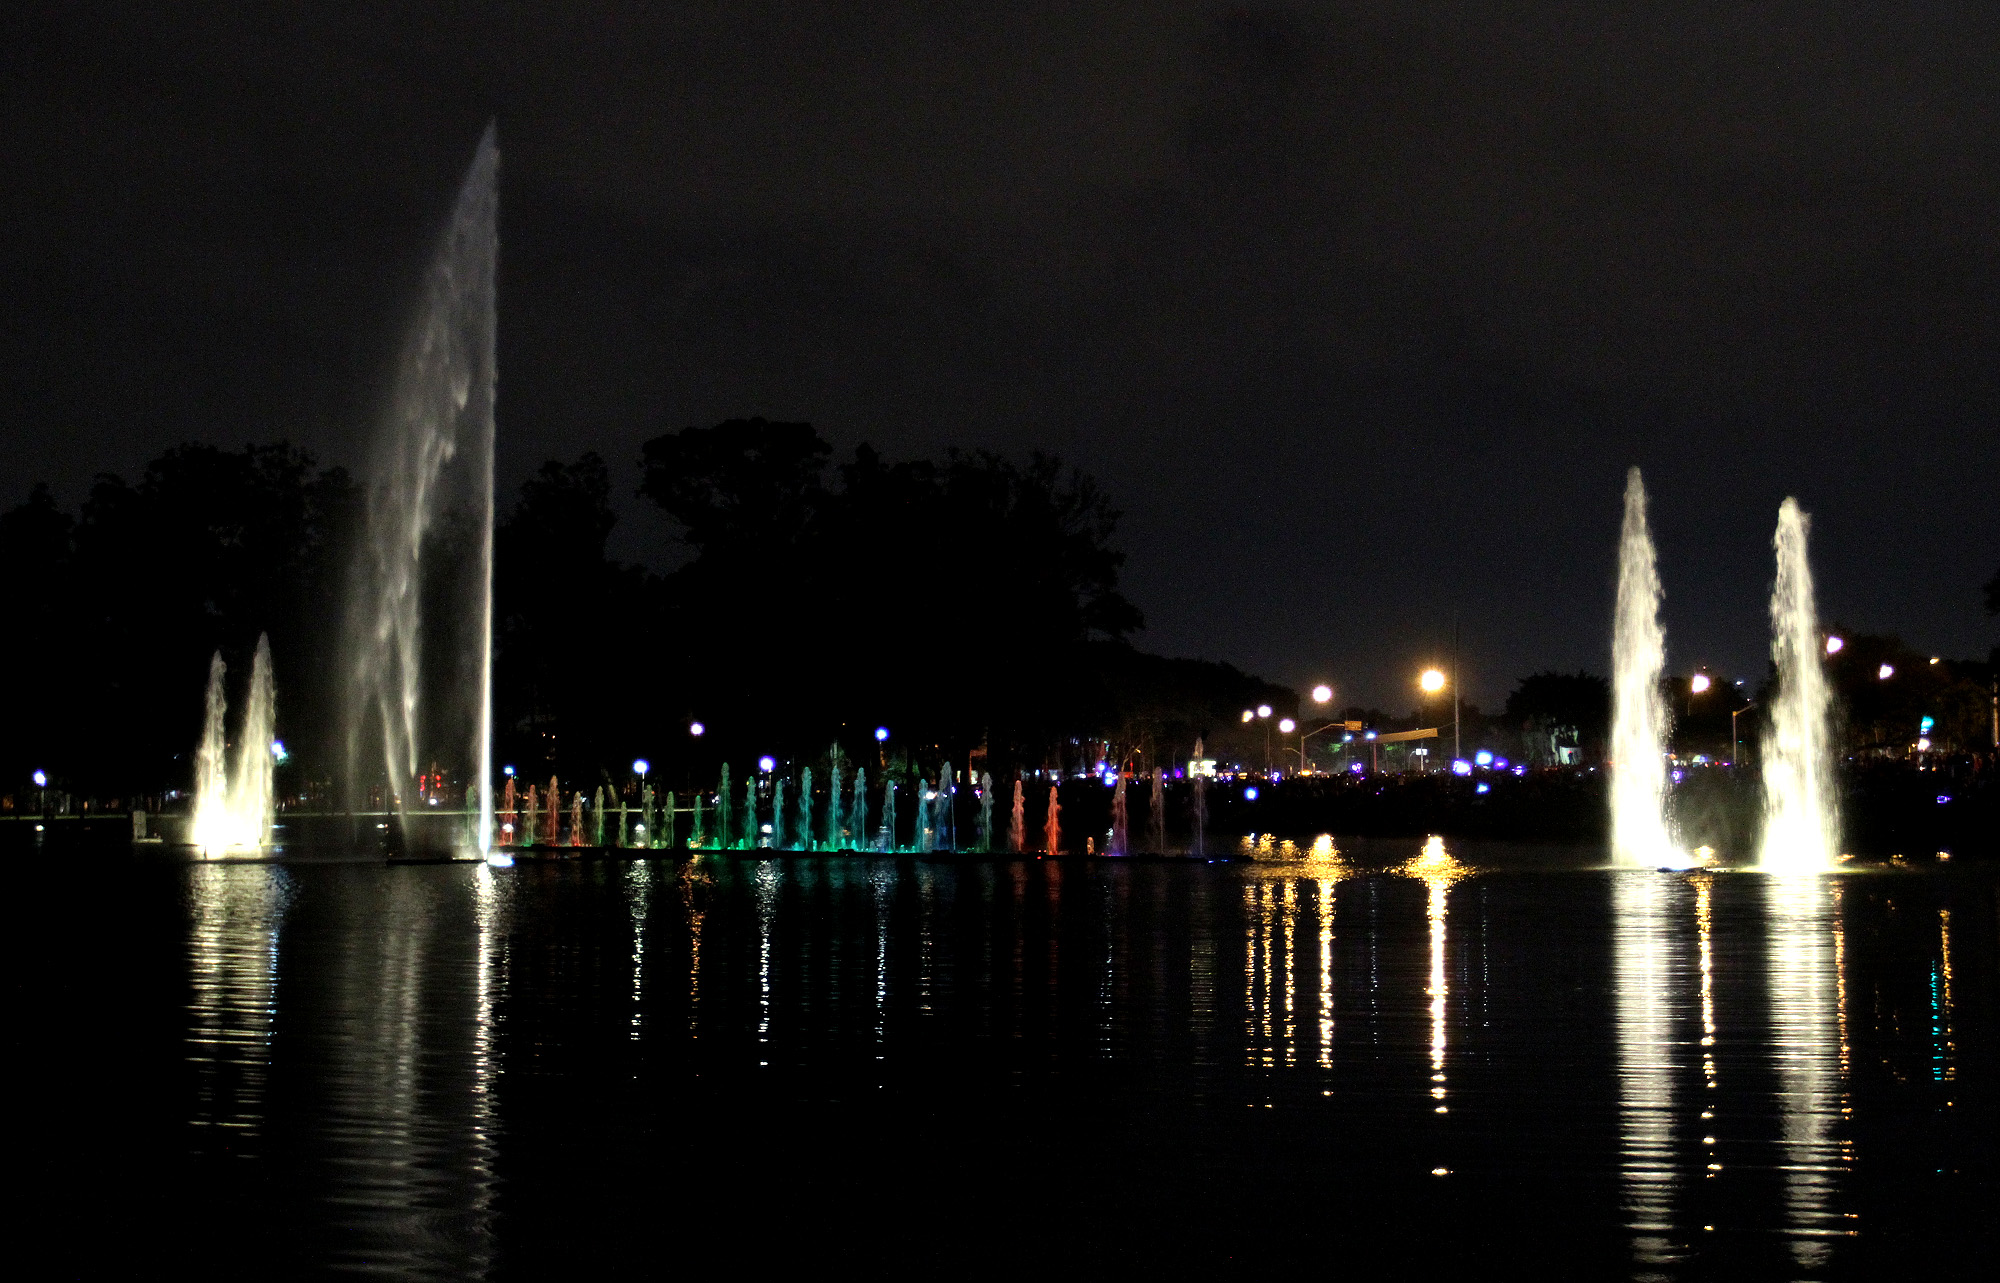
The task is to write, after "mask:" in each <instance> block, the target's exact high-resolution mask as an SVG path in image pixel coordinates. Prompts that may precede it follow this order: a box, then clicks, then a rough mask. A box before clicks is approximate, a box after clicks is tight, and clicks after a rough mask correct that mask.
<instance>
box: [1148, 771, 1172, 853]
mask: <svg viewBox="0 0 2000 1283" xmlns="http://www.w3.org/2000/svg"><path fill="white" fill-rule="evenodd" d="M1151 819H1152V824H1151V831H1150V832H1149V833H1148V834H1147V836H1148V837H1149V838H1151V839H1152V843H1153V850H1154V851H1155V852H1158V853H1160V854H1165V852H1166V849H1167V768H1166V767H1164V766H1155V767H1154V768H1153V797H1152V816H1151Z"/></svg>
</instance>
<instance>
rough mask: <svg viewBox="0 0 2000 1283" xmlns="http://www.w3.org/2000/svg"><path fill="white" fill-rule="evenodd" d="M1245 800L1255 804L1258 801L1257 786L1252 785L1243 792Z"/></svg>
mask: <svg viewBox="0 0 2000 1283" xmlns="http://www.w3.org/2000/svg"><path fill="white" fill-rule="evenodd" d="M1243 800H1244V801H1246V802H1254V801H1256V800H1257V786H1256V785H1255V784H1252V785H1251V786H1250V787H1249V788H1247V789H1244V790H1243Z"/></svg>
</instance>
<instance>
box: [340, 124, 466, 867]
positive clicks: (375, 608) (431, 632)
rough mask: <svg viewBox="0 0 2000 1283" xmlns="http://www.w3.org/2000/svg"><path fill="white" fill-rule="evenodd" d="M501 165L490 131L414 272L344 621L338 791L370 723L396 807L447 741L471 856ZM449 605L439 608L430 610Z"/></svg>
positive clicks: (355, 791)
mask: <svg viewBox="0 0 2000 1283" xmlns="http://www.w3.org/2000/svg"><path fill="white" fill-rule="evenodd" d="M499 167H500V150H499V144H498V141H497V137H496V134H495V131H494V129H493V127H492V126H488V128H487V130H486V134H485V136H484V137H483V138H481V139H480V142H479V147H478V150H477V152H476V153H475V154H474V156H473V160H472V167H471V169H470V171H469V172H468V173H467V174H466V177H465V183H464V185H463V186H462V187H461V188H460V189H459V194H458V202H457V204H456V206H455V207H454V208H453V210H452V217H451V222H450V223H449V225H448V226H447V227H446V229H445V234H444V237H443V239H442V241H441V242H440V244H439V246H438V249H437V253H436V254H435V256H434V257H433V258H432V260H431V265H430V268H429V271H428V272H427V273H426V276H425V280H424V289H423V296H422V301H421V304H420V306H419V309H418V312H417V315H416V320H415V323H414V324H413V326H412V327H411V330H410V333H409V335H408V337H407V339H406V341H405V343H404V347H403V353H402V358H401V362H400V364H399V366H398V368H397V375H396V380H395V384H394V388H393V393H392V397H391V400H390V403H389V412H388V414H387V415H386V416H385V417H384V419H383V421H382V423H381V426H380V429H379V431H378V433H377V438H376V443H375V449H374V455H373V459H372V461H371V464H370V469H369V480H368V487H367V491H366V506H365V511H364V517H363V534H362V538H361V539H360V541H359V543H358V549H359V556H358V561H357V564H356V566H355V570H354V576H353V585H354V596H353V598H352V605H351V607H350V610H349V613H348V621H347V627H348V647H347V671H348V674H349V677H350V681H349V683H348V690H349V692H350V701H351V702H350V704H349V708H348V716H347V728H346V730H347V745H346V750H347V752H346V756H347V775H348V791H349V795H350V797H358V796H361V795H362V794H363V793H364V792H365V788H364V786H363V784H362V782H361V779H360V776H359V774H358V769H359V765H360V763H359V758H360V747H361V741H362V738H363V736H364V735H365V734H366V733H367V731H368V729H369V728H370V727H371V726H372V727H374V728H375V729H377V730H378V731H379V734H380V735H381V743H382V760H383V765H384V768H385V770H386V772H387V776H388V784H389V794H390V796H391V797H392V798H393V799H394V804H395V805H396V807H397V808H398V810H399V811H403V810H406V809H407V808H406V806H405V803H404V800H403V799H404V797H405V795H406V794H407V791H408V789H409V786H410V782H411V781H412V780H413V779H415V778H416V775H417V769H418V768H417V764H418V761H419V757H420V754H424V753H426V752H427V751H435V746H438V745H446V746H449V756H450V758H452V759H456V761H455V762H454V763H453V764H455V765H457V766H458V767H460V768H461V773H462V774H463V775H464V776H465V778H467V779H468V780H469V781H471V784H470V788H469V790H468V792H469V794H470V797H469V798H468V801H470V802H472V804H473V807H474V809H475V810H476V816H475V817H473V818H472V820H471V824H472V833H471V834H469V835H465V836H469V837H471V838H472V844H473V845H475V846H476V847H477V848H478V850H479V852H480V854H482V855H484V854H487V853H488V852H489V851H490V850H491V844H492V838H493V388H494V379H495V368H496V362H495V335H496V319H495V292H494V283H495V267H496V264H497V261H498V256H499V237H498V234H497V222H498V208H499ZM448 596H449V597H450V598H451V601H450V605H451V607H452V608H450V609H445V610H437V609H435V607H436V606H437V605H440V604H442V603H443V602H444V601H445V600H446V599H447V597H448ZM422 607H433V609H432V610H431V611H430V613H429V614H425V613H424V611H423V610H422V609H421V608H422ZM447 691H448V692H449V694H448V695H444V696H443V697H440V694H439V693H440V692H447ZM461 753H462V754H463V755H464V756H463V757H462V758H461V757H459V755H460V754H461ZM407 831H408V829H407V826H405V832H407Z"/></svg>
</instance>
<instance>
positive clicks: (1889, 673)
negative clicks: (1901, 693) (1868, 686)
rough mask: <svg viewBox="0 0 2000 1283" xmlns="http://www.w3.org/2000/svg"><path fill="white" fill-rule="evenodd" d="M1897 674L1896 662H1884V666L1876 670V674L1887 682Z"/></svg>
mask: <svg viewBox="0 0 2000 1283" xmlns="http://www.w3.org/2000/svg"><path fill="white" fill-rule="evenodd" d="M1895 675H1896V666H1895V665H1894V664H1884V665H1882V667H1880V668H1878V669H1876V670H1875V676H1876V677H1878V678H1880V679H1881V680H1883V681H1885V682H1886V681H1888V680H1889V679H1890V678H1891V677H1894V676H1895Z"/></svg>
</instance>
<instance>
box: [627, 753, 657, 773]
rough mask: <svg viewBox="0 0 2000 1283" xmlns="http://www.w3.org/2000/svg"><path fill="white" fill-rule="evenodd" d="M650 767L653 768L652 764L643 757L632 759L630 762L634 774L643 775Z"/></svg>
mask: <svg viewBox="0 0 2000 1283" xmlns="http://www.w3.org/2000/svg"><path fill="white" fill-rule="evenodd" d="M652 769H653V764H652V763H651V762H649V761H647V760H646V759H645V758H643V757H641V758H638V759H636V760H634V761H633V763H632V773H633V774H634V775H644V774H645V773H646V772H647V771H650V770H652Z"/></svg>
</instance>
